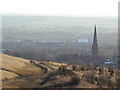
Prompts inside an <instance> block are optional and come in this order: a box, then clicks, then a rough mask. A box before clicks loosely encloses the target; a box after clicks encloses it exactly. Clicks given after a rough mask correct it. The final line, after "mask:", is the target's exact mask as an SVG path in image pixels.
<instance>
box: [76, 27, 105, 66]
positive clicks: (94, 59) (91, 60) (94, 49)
mask: <svg viewBox="0 0 120 90" xmlns="http://www.w3.org/2000/svg"><path fill="white" fill-rule="evenodd" d="M104 59H105V58H104V57H101V56H99V53H98V43H97V29H96V25H95V27H94V35H93V43H92V46H91V53H90V54H89V55H88V54H86V55H83V54H81V55H78V60H81V61H82V62H85V63H86V64H91V65H100V63H101V65H102V64H103V63H104Z"/></svg>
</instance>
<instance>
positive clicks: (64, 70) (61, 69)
mask: <svg viewBox="0 0 120 90" xmlns="http://www.w3.org/2000/svg"><path fill="white" fill-rule="evenodd" d="M56 74H58V75H63V76H66V75H69V76H73V75H76V74H75V73H74V72H73V71H72V70H68V69H67V67H66V66H60V67H59V68H58V70H57V72H56Z"/></svg>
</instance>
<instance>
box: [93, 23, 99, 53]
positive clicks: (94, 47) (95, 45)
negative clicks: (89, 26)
mask: <svg viewBox="0 0 120 90" xmlns="http://www.w3.org/2000/svg"><path fill="white" fill-rule="evenodd" d="M92 54H93V55H98V44H97V33H96V25H95V28H94V37H93V45H92Z"/></svg>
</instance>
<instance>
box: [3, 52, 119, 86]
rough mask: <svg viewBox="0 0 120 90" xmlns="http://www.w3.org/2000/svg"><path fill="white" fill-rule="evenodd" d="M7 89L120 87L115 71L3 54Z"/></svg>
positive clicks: (4, 81)
mask: <svg viewBox="0 0 120 90" xmlns="http://www.w3.org/2000/svg"><path fill="white" fill-rule="evenodd" d="M2 58H3V59H2V81H3V88H51V87H52V88H54V87H70V88H73V87H74V88H99V87H117V84H116V82H117V78H118V77H117V76H118V73H119V71H118V70H116V69H114V68H102V67H97V66H96V67H93V66H90V65H87V66H85V65H72V64H69V65H68V64H65V63H56V62H51V61H50V62H45V61H43V62H38V61H34V60H26V59H22V58H18V57H13V56H8V55H5V54H2Z"/></svg>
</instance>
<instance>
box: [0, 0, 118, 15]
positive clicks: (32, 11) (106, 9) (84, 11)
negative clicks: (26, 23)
mask: <svg viewBox="0 0 120 90" xmlns="http://www.w3.org/2000/svg"><path fill="white" fill-rule="evenodd" d="M118 1H119V0H2V1H1V3H0V13H1V14H23V15H54V16H117V15H118Z"/></svg>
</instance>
